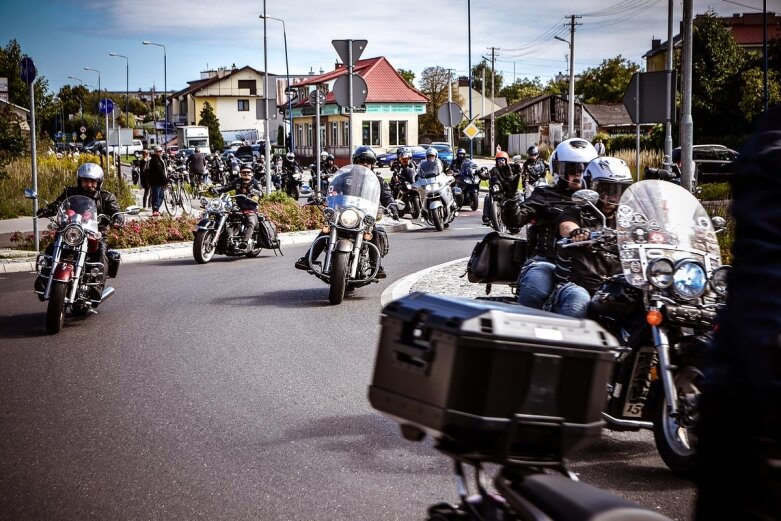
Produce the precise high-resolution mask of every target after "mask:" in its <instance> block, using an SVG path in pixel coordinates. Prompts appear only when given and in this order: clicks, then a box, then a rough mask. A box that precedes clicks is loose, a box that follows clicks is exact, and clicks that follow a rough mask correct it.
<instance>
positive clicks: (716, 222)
mask: <svg viewBox="0 0 781 521" xmlns="http://www.w3.org/2000/svg"><path fill="white" fill-rule="evenodd" d="M710 222H711V223H713V228H715V230H716V233H719V232H721V231H724V228H726V227H727V220H726V219H725V218H724V217H720V216H718V215H716V216H713V217H711V218H710Z"/></svg>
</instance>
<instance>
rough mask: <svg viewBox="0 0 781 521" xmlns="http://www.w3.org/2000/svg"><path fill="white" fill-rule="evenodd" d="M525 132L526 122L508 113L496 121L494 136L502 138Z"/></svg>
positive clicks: (513, 113)
mask: <svg viewBox="0 0 781 521" xmlns="http://www.w3.org/2000/svg"><path fill="white" fill-rule="evenodd" d="M525 131H526V122H525V121H524V120H523V118H521V117H520V116H519V115H518V114H517V113H515V112H510V113H509V114H505V115H504V116H502V117H500V118H497V120H496V136H497V137H499V138H502V137H503V136H508V135H510V134H522V133H524V132H525Z"/></svg>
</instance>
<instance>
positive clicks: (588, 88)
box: [575, 54, 640, 103]
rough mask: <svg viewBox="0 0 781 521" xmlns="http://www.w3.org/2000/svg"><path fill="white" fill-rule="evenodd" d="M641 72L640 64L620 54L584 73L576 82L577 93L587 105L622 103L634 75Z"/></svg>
mask: <svg viewBox="0 0 781 521" xmlns="http://www.w3.org/2000/svg"><path fill="white" fill-rule="evenodd" d="M639 71H640V66H639V65H638V64H636V63H634V62H631V61H629V60H628V59H626V58H622V57H621V55H620V54H619V55H618V56H616V57H615V58H610V59H607V60H602V63H601V64H600V65H599V66H597V67H594V68H593V69H586V70H585V71H583V72H582V73H581V74H580V79H578V80H577V81H576V82H575V92H576V93H578V94H579V95H580V96H581V97H582V99H583V101H584V102H585V103H621V101H622V100H623V97H624V92H626V88H627V87H628V86H629V82H630V80H631V79H632V75H633V74H634V73H636V72H639Z"/></svg>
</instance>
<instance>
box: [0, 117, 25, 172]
mask: <svg viewBox="0 0 781 521" xmlns="http://www.w3.org/2000/svg"><path fill="white" fill-rule="evenodd" d="M20 123H21V120H20V118H19V116H17V115H16V114H15V113H14V112H13V111H11V108H10V107H9V106H8V105H3V106H0V170H1V169H2V164H3V163H6V162H7V161H9V160H10V159H13V158H14V157H19V156H21V155H23V154H24V153H25V151H26V150H27V149H28V144H27V139H25V136H24V134H22V129H21V127H20ZM0 179H2V176H0Z"/></svg>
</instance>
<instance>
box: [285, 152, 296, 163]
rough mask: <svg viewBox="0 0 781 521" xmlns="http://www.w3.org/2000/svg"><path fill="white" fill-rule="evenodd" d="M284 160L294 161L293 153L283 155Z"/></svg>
mask: <svg viewBox="0 0 781 521" xmlns="http://www.w3.org/2000/svg"><path fill="white" fill-rule="evenodd" d="M285 159H287V160H288V161H295V159H296V155H295V154H294V153H293V152H288V153H287V154H285Z"/></svg>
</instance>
